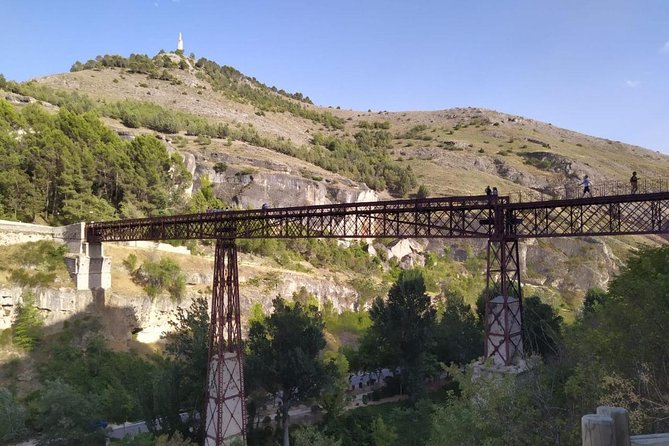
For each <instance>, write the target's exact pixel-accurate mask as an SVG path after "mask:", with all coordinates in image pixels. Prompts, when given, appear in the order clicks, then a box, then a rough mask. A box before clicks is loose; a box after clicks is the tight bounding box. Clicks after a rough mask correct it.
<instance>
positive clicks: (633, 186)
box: [630, 172, 639, 194]
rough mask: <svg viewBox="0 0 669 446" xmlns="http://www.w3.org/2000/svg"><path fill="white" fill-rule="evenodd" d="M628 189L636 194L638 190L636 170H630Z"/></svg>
mask: <svg viewBox="0 0 669 446" xmlns="http://www.w3.org/2000/svg"><path fill="white" fill-rule="evenodd" d="M630 189H631V191H632V193H633V194H636V193H637V191H638V190H639V178H637V176H636V172H632V178H630Z"/></svg>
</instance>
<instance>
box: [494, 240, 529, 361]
mask: <svg viewBox="0 0 669 446" xmlns="http://www.w3.org/2000/svg"><path fill="white" fill-rule="evenodd" d="M486 292H487V299H486V308H485V357H486V359H492V362H493V364H494V365H503V366H509V365H512V364H515V363H517V361H518V360H519V359H523V358H524V352H523V316H522V314H523V300H522V292H521V288H520V262H519V256H518V239H517V238H508V239H507V238H505V237H501V238H499V239H491V240H489V241H488V268H487V276H486Z"/></svg>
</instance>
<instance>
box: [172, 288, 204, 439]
mask: <svg viewBox="0 0 669 446" xmlns="http://www.w3.org/2000/svg"><path fill="white" fill-rule="evenodd" d="M209 325H210V322H209V305H208V303H207V299H206V298H204V297H198V298H196V299H194V300H193V302H192V303H191V305H190V307H189V308H188V309H183V308H182V307H178V308H177V314H176V318H175V320H172V321H170V329H171V330H170V331H169V332H168V333H167V334H166V335H165V336H164V339H165V341H166V342H167V346H166V347H165V352H166V353H167V356H168V358H170V360H171V361H172V362H173V363H174V364H175V365H176V367H177V368H178V370H179V379H180V382H179V394H180V395H181V401H180V407H178V408H177V409H184V408H188V409H189V410H190V412H191V417H189V421H191V422H192V423H196V422H197V420H202V419H203V418H204V417H203V416H202V415H201V413H200V412H201V410H202V408H203V407H204V406H203V405H204V400H203V398H204V390H203V389H204V388H205V381H206V376H207V364H208V359H209ZM176 415H178V412H177V414H176ZM189 427H192V428H193V429H192V431H193V433H194V435H192V436H191V438H192V439H193V440H195V441H199V440H200V435H202V432H201V427H202V426H199V425H196V424H193V425H191V426H189Z"/></svg>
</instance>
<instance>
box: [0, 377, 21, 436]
mask: <svg viewBox="0 0 669 446" xmlns="http://www.w3.org/2000/svg"><path fill="white" fill-rule="evenodd" d="M26 419H27V414H26V409H25V408H24V407H23V406H22V405H21V404H20V403H19V402H18V401H16V399H15V398H14V395H12V393H11V392H10V391H9V390H8V389H5V388H4V387H0V443H2V444H10V443H14V442H17V441H20V440H23V439H24V438H25V437H26V436H27V435H28V429H27V428H26Z"/></svg>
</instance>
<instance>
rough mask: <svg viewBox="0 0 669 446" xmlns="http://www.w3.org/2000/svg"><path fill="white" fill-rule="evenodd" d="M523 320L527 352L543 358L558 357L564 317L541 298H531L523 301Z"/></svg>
mask: <svg viewBox="0 0 669 446" xmlns="http://www.w3.org/2000/svg"><path fill="white" fill-rule="evenodd" d="M523 318H524V320H523V330H525V352H526V353H527V354H530V355H532V354H539V355H541V356H542V357H543V358H548V357H549V356H554V355H556V354H557V353H558V348H559V344H560V341H561V338H562V317H560V316H559V315H558V314H557V313H556V311H555V310H554V309H553V307H551V306H550V305H548V304H545V303H543V302H541V298H540V297H539V296H530V297H528V298H525V299H523Z"/></svg>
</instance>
